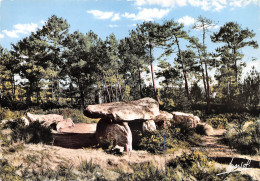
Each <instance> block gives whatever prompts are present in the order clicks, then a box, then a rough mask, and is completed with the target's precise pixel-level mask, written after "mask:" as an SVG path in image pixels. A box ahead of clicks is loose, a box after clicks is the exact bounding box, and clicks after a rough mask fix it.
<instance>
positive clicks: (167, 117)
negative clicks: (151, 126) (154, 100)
mask: <svg viewBox="0 0 260 181" xmlns="http://www.w3.org/2000/svg"><path fill="white" fill-rule="evenodd" d="M172 119H173V115H172V114H170V113H168V112H166V111H160V114H159V115H158V116H156V117H155V119H154V121H155V123H156V125H157V126H158V127H159V128H160V129H165V128H168V127H170V126H171V122H170V121H171V120H172Z"/></svg>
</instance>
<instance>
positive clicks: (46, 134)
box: [6, 118, 52, 144]
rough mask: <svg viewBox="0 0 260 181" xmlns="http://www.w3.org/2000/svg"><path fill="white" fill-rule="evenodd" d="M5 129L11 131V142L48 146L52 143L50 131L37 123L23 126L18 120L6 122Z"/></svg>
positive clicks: (21, 121)
mask: <svg viewBox="0 0 260 181" xmlns="http://www.w3.org/2000/svg"><path fill="white" fill-rule="evenodd" d="M6 127H8V128H10V129H11V130H12V133H11V137H12V141H13V142H18V141H24V142H25V143H34V144H36V143H44V144H50V143H51V141H52V135H51V129H50V128H48V127H45V126H43V125H42V123H40V122H39V121H35V122H33V123H31V124H30V125H29V126H25V124H24V122H23V120H21V119H20V118H18V119H16V120H14V121H12V122H8V123H7V124H6Z"/></svg>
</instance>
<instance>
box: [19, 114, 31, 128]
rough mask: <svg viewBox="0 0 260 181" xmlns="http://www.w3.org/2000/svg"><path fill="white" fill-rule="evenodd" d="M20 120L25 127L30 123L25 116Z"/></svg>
mask: <svg viewBox="0 0 260 181" xmlns="http://www.w3.org/2000/svg"><path fill="white" fill-rule="evenodd" d="M21 119H22V120H23V122H24V125H25V126H29V124H30V121H29V120H28V119H27V118H26V117H25V116H23V117H22V118H21Z"/></svg>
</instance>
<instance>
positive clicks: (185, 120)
mask: <svg viewBox="0 0 260 181" xmlns="http://www.w3.org/2000/svg"><path fill="white" fill-rule="evenodd" d="M172 115H173V121H174V122H176V123H182V124H186V125H187V126H189V127H192V128H195V127H196V126H197V124H198V123H199V122H200V118H199V117H198V116H194V115H193V114H188V113H183V112H172Z"/></svg>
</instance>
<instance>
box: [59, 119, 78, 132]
mask: <svg viewBox="0 0 260 181" xmlns="http://www.w3.org/2000/svg"><path fill="white" fill-rule="evenodd" d="M74 126H75V124H74V123H73V121H72V120H71V119H70V118H68V119H65V120H63V121H60V122H58V123H57V126H56V129H57V131H58V132H60V130H61V129H63V128H71V127H74Z"/></svg>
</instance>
